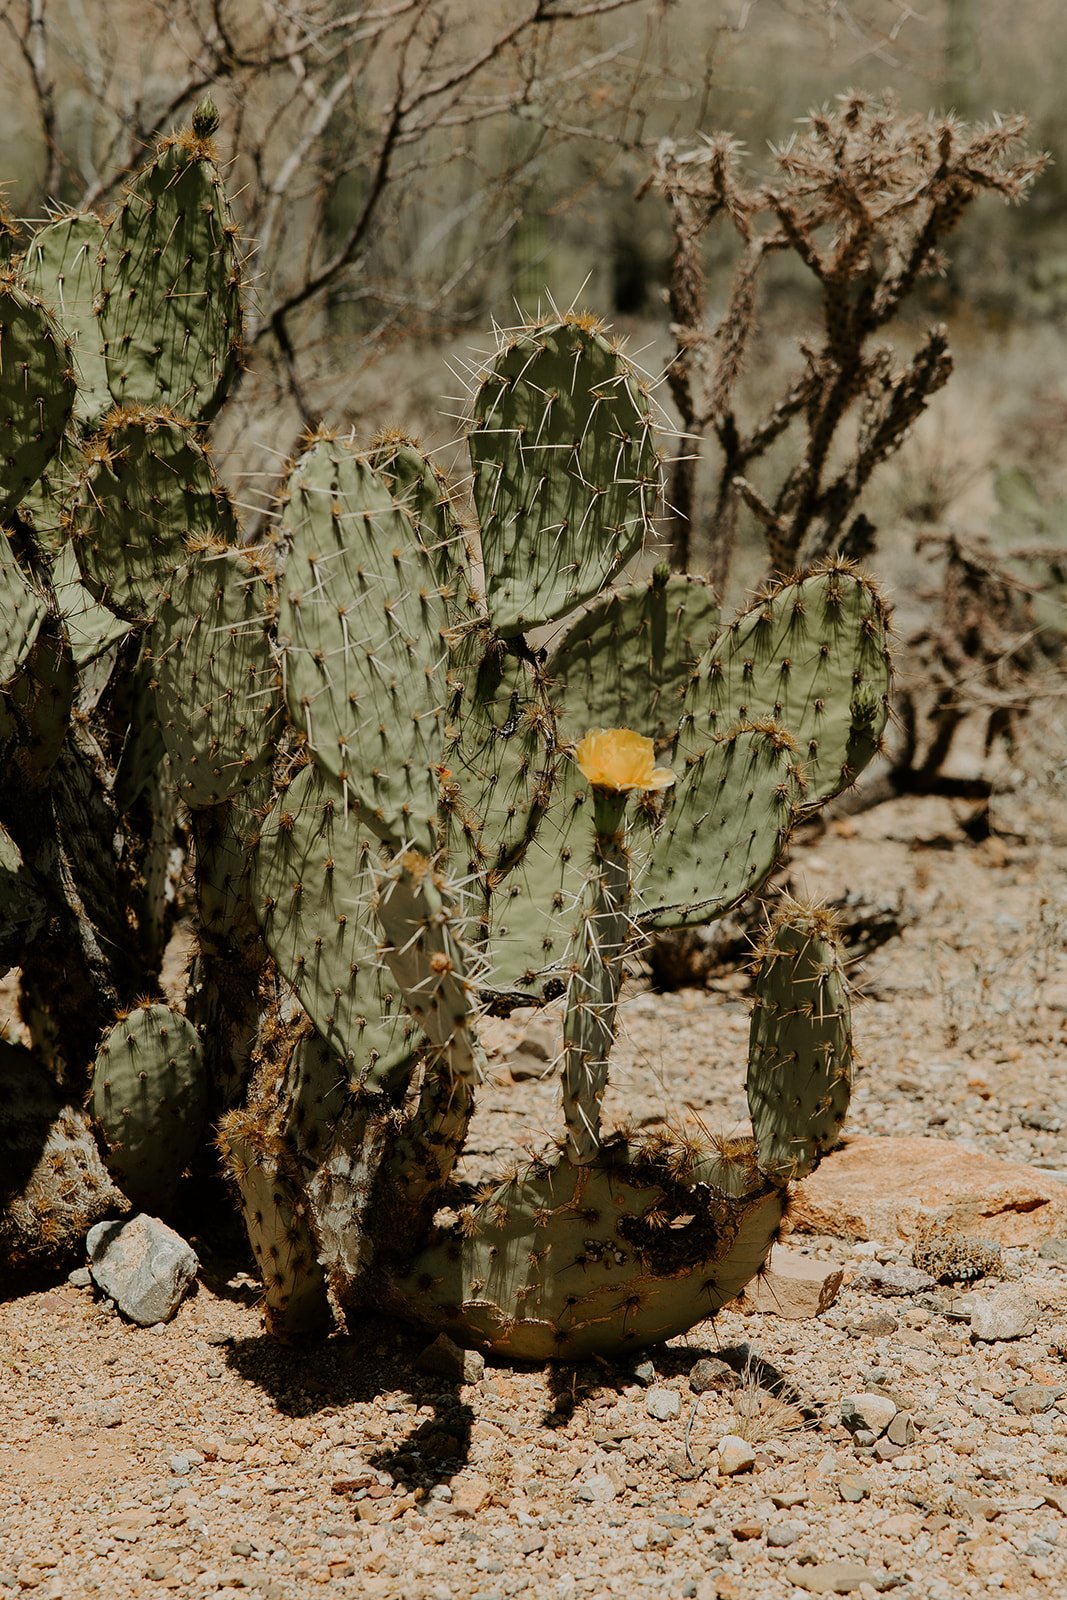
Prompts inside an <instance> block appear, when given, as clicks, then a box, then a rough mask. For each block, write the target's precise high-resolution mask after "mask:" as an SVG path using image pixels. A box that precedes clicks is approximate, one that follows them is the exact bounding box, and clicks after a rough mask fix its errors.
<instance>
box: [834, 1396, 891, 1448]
mask: <svg viewBox="0 0 1067 1600" xmlns="http://www.w3.org/2000/svg"><path fill="white" fill-rule="evenodd" d="M896 1414H897V1408H896V1406H895V1404H894V1403H893V1401H892V1400H890V1399H889V1397H888V1395H884V1394H849V1395H846V1396H845V1397H844V1399H843V1400H842V1401H841V1421H842V1422H843V1423H844V1425H845V1427H846V1428H847V1429H848V1431H849V1433H853V1434H855V1433H857V1432H860V1431H866V1432H868V1433H873V1434H874V1436H875V1438H878V1437H879V1436H880V1435H881V1434H883V1433H884V1432H885V1430H886V1429H887V1428H888V1426H889V1424H890V1423H891V1422H892V1420H893V1418H894V1417H895V1416H896Z"/></svg>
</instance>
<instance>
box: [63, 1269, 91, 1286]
mask: <svg viewBox="0 0 1067 1600" xmlns="http://www.w3.org/2000/svg"><path fill="white" fill-rule="evenodd" d="M67 1282H68V1283H69V1284H70V1286H71V1288H72V1289H91V1288H92V1286H93V1280H92V1276H91V1274H90V1272H89V1268H88V1267H75V1268H74V1271H73V1272H68V1273H67Z"/></svg>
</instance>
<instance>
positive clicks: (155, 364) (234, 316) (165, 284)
mask: <svg viewBox="0 0 1067 1600" xmlns="http://www.w3.org/2000/svg"><path fill="white" fill-rule="evenodd" d="M100 281H101V291H102V293H101V303H100V329H101V334H102V342H103V350H104V360H105V362H106V365H107V381H108V387H109V388H110V390H111V393H112V395H113V397H114V400H115V403H116V405H119V406H126V405H142V406H149V405H167V406H170V407H172V409H173V410H174V411H175V412H176V413H177V414H178V415H179V416H182V417H190V418H192V419H193V420H194V421H197V422H207V421H210V419H211V418H212V417H213V416H214V415H215V412H216V411H217V410H218V408H219V406H220V405H221V404H222V401H223V399H224V397H225V394H226V390H227V389H228V388H229V385H230V383H231V381H232V379H233V376H234V374H235V372H236V371H237V367H238V364H239V362H240V354H241V262H240V256H239V253H238V248H237V236H236V229H235V227H234V224H233V219H232V217H231V215H230V210H229V206H228V205H227V203H226V197H225V194H224V193H223V187H222V179H221V177H220V176H219V171H218V168H217V166H216V164H215V151H214V148H213V146H212V144H211V143H210V141H209V140H207V139H202V138H200V137H199V136H198V135H197V134H196V133H195V132H192V131H188V132H185V133H181V134H178V135H177V136H176V137H175V138H172V139H167V140H165V141H164V143H163V144H162V145H161V146H160V148H159V151H158V153H157V155H156V157H155V159H154V160H153V161H151V162H150V163H149V164H148V165H147V166H146V167H143V168H142V169H141V171H140V172H139V173H138V174H137V176H136V177H135V179H134V181H133V183H132V184H131V186H130V187H129V189H127V191H126V194H125V196H124V197H123V201H122V204H121V206H120V207H119V210H118V211H117V213H116V214H115V216H114V217H113V218H112V220H111V222H110V224H109V225H108V229H107V233H106V235H105V237H104V248H103V253H102V255H101V259H100Z"/></svg>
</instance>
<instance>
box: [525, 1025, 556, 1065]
mask: <svg viewBox="0 0 1067 1600" xmlns="http://www.w3.org/2000/svg"><path fill="white" fill-rule="evenodd" d="M515 1048H516V1050H521V1051H522V1052H523V1053H524V1054H525V1055H528V1056H532V1057H533V1058H534V1059H535V1060H536V1061H542V1062H544V1061H553V1060H554V1059H555V1057H556V1054H557V1052H558V1050H559V1039H558V1036H557V1034H556V1030H555V1029H554V1028H552V1027H550V1026H549V1024H548V1023H547V1022H531V1023H530V1024H529V1026H528V1027H527V1028H526V1029H525V1030H524V1032H523V1035H522V1037H521V1039H520V1040H519V1042H518V1044H517V1045H516V1046H515Z"/></svg>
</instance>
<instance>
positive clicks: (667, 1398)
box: [645, 1387, 682, 1422]
mask: <svg viewBox="0 0 1067 1600" xmlns="http://www.w3.org/2000/svg"><path fill="white" fill-rule="evenodd" d="M645 1410H646V1411H647V1412H648V1414H649V1416H650V1417H654V1418H655V1419H656V1421H657V1422H670V1421H671V1419H672V1418H673V1417H680V1416H681V1414H682V1397H681V1395H680V1394H679V1393H678V1391H677V1389H665V1388H661V1387H656V1388H654V1389H650V1390H649V1391H648V1394H647V1395H646V1396H645Z"/></svg>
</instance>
